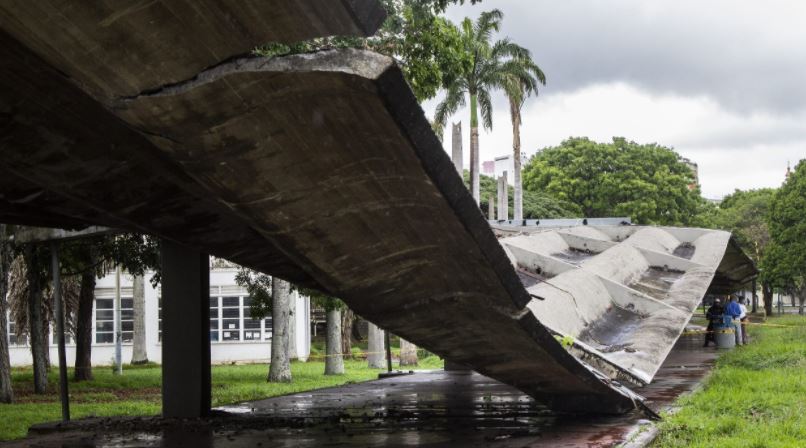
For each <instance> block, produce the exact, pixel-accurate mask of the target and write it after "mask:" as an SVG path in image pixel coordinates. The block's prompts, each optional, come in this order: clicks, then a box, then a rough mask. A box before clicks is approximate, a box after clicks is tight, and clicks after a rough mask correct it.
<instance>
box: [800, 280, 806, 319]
mask: <svg viewBox="0 0 806 448" xmlns="http://www.w3.org/2000/svg"><path fill="white" fill-rule="evenodd" d="M798 293H799V294H798V314H800V315H801V316H802V315H803V312H804V306H806V280H804V281H803V284H802V285H801V286H800V288H798Z"/></svg>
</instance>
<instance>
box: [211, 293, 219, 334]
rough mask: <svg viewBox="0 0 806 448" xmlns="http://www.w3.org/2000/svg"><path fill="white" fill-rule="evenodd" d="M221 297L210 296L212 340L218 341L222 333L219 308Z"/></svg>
mask: <svg viewBox="0 0 806 448" xmlns="http://www.w3.org/2000/svg"><path fill="white" fill-rule="evenodd" d="M218 299H219V297H210V342H218V341H220V340H221V339H219V336H220V335H221V316H220V315H219V312H218V308H219V304H218Z"/></svg>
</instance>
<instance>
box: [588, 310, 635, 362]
mask: <svg viewBox="0 0 806 448" xmlns="http://www.w3.org/2000/svg"><path fill="white" fill-rule="evenodd" d="M642 319H643V317H642V316H641V315H640V314H637V313H635V312H632V311H629V310H625V309H623V308H619V307H616V306H611V307H610V309H608V310H607V311H606V312H605V313H604V314H603V315H602V316H601V317H599V319H597V320H596V321H595V322H594V323H592V324H591V325H590V326H588V328H586V329H585V330H583V331H582V332H581V333H580V334H579V339H580V340H582V341H583V342H585V343H587V344H589V345H592V346H593V347H595V348H597V349H599V350H600V351H603V352H613V351H619V350H628V351H629V347H627V346H625V345H623V344H622V341H623V340H624V339H625V337H626V336H627V335H629V334H631V333H632V332H634V331H635V330H636V328H638V326H639V325H640V324H641V320H642Z"/></svg>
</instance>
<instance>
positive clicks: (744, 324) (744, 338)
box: [739, 299, 749, 345]
mask: <svg viewBox="0 0 806 448" xmlns="http://www.w3.org/2000/svg"><path fill="white" fill-rule="evenodd" d="M739 309H741V310H742V314H740V315H739V322H740V323H741V326H742V345H747V342H748V340H749V337H748V335H747V306H745V304H744V299H741V300H739Z"/></svg>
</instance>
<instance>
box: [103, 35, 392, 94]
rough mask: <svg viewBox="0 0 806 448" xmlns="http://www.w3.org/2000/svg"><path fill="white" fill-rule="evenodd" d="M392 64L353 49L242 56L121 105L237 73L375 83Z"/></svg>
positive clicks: (377, 56) (185, 90)
mask: <svg viewBox="0 0 806 448" xmlns="http://www.w3.org/2000/svg"><path fill="white" fill-rule="evenodd" d="M393 64H394V60H393V59H392V58H390V57H388V56H384V55H382V54H378V53H374V52H371V51H366V50H356V49H351V48H348V49H343V50H324V51H319V52H314V53H300V54H293V55H288V56H275V57H265V56H242V57H238V58H235V59H232V60H228V61H224V62H222V63H220V64H217V65H215V66H213V67H210V68H207V69H205V70H203V71H201V72H199V73H198V74H197V75H196V76H194V77H193V78H190V79H186V80H182V81H179V82H176V83H172V84H166V85H164V86H156V87H153V88H150V89H148V90H145V91H142V92H140V93H138V94H137V95H133V96H125V97H120V98H118V105H121V106H122V105H125V104H126V103H130V102H133V101H136V100H138V99H140V98H148V97H160V96H171V95H179V94H182V93H184V92H187V91H189V90H192V89H195V88H198V87H201V86H203V85H205V84H210V83H212V82H215V81H217V80H219V79H221V78H225V77H227V76H229V75H234V74H242V73H252V72H269V73H311V72H327V73H333V72H339V73H345V74H348V75H355V76H358V77H361V78H366V79H373V80H374V79H377V78H378V77H379V76H380V75H381V74H382V73H383V72H384V71H385V70H386V69H387V68H388V67H389V66H390V65H393Z"/></svg>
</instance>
